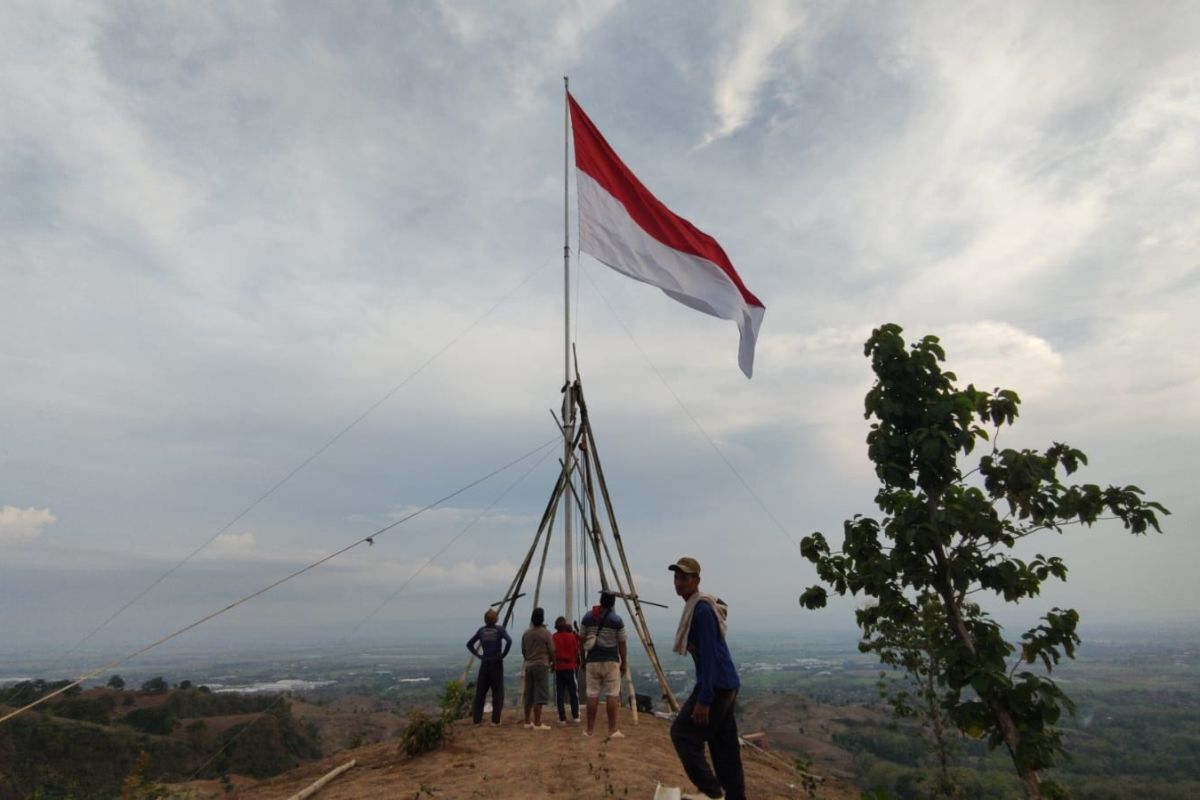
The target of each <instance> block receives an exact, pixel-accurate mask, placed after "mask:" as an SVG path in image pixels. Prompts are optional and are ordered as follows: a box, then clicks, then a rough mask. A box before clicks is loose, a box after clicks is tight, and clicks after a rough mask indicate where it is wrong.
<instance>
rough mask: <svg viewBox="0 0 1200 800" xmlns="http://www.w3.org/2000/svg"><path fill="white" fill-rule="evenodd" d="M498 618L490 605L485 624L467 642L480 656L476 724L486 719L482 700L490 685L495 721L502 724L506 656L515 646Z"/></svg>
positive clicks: (474, 718) (478, 656)
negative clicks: (477, 647)
mask: <svg viewBox="0 0 1200 800" xmlns="http://www.w3.org/2000/svg"><path fill="white" fill-rule="evenodd" d="M499 619H500V615H499V614H498V613H496V609H494V608H489V609H488V610H487V611H486V612H484V615H483V627H482V628H480V629H479V630H477V631H475V635H474V636H472V637H471V639H470V641H468V642H467V649H468V650H470V651H471V655H473V656H475V657H476V658H478V659H479V675H478V677H476V678H475V703H474V704H473V705H472V706H471V719H473V720H474V721H475V724H476V725H478V724H479V723H481V722H483V700H484V697H485V696H486V695H487V693H488V690H489V689H490V690H491V692H492V724H493V725H499V724H500V712H501V711H502V710H503V708H504V657H505V656H506V655H508V651H509V648H511V647H512V638H510V637H509V635H508V631H506V630H504V626H502V625H499V624H497V623H498V621H499ZM476 645H478V646H479V649H476Z"/></svg>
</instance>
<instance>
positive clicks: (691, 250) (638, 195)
mask: <svg viewBox="0 0 1200 800" xmlns="http://www.w3.org/2000/svg"><path fill="white" fill-rule="evenodd" d="M568 100H569V101H570V106H571V129H572V132H573V133H574V136H575V167H576V169H577V170H578V174H577V181H576V182H577V185H578V189H579V249H580V250H581V251H582V252H584V253H587V254H588V255H590V256H592V257H594V258H595V259H596V260H597V261H600V262H602V263H604V264H607V265H608V266H610V267H612V268H613V269H615V270H616V271H617V272H620V273H623V274H625V275H628V276H629V277H631V278H633V279H635V280H639V281H642V282H643V283H648V284H650V285H651V286H657V287H658V288H659V289H662V290H663V292H665V293H666V294H667V295H668V296H669V297H673V298H674V299H676V300H678V301H679V302H681V303H683V304H684V305H686V306H690V307H691V308H694V309H696V310H697V311H703V312H704V313H706V314H711V315H713V316H714V317H720V318H721V319H730V320H733V321H734V322H736V323H737V326H738V332H739V333H740V334H741V341H740V344H739V347H738V366H740V367H741V368H742V372H744V373H746V377H747V378H749V377H750V376H751V374H753V372H754V343H755V341H756V340H757V339H758V328H759V326H760V325H761V324H762V318H763V312H764V311H765V310H766V309H765V307H764V306H763V304H762V302H760V301H759V299H758V298H757V297H755V296H754V295H753V294H752V293H751V292H750V290H749V289H747V288H746V284H744V283H742V279H741V278H740V277H739V276H738V274H737V271H735V270H734V268H733V264H732V263H730V261H729V256H727V255H725V251H724V250H722V249H721V245H719V244H717V240H716V239H714V238H712V237H711V236H709V235H708V234H707V233H705V232H704V231H701V230H699V229H698V228H696V226H695V225H693V224H692V223H690V222H688V221H687V220H686V219H684V218H683V217H681V216H679V215H677V214H675V213H674V212H672V211H671V209H669V208H667V207H666V206H665V205H663V204H662V202H661V201H660V200H659V199H658V198H657V197H655V196H654V195H652V194H650V192H649V190H647V189H646V187H645V186H643V185H642V182H641V181H639V180H638V179H637V176H636V175H634V174H633V173H632V172H631V171H630V170H629V167H627V166H625V164H624V163H623V162H622V161H621V159H620V158H619V157H618V156H617V154H616V153H615V152H613V149H612V148H611V147H609V145H608V142H606V141H604V137H603V136H601V135H600V131H598V130H596V126H595V125H593V124H592V121H591V120H590V119H588V118H587V115H586V114H584V113H583V109H581V108H580V107H579V104H578V103H576V102H575V98H574V97H571V96H570V95H568Z"/></svg>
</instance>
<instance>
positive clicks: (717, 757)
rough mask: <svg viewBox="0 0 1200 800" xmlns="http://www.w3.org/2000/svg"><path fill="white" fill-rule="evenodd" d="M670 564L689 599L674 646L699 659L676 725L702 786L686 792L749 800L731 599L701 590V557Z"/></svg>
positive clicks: (675, 735)
mask: <svg viewBox="0 0 1200 800" xmlns="http://www.w3.org/2000/svg"><path fill="white" fill-rule="evenodd" d="M668 569H670V570H671V571H672V572H673V573H675V594H677V595H679V596H680V597H682V598H683V599H684V600H685V601H686V602H685V603H684V606H683V616H682V617H681V618H680V620H679V630H678V631H677V632H676V634H675V647H674V650H675V652H677V653H679V654H680V655H682V654H684V653H690V654H691V656H692V659H693V661H695V664H696V688H694V689H693V690H692V694H691V696H690V697H688V699H687V702H685V703H684V704H683V708H681V709H680V710H679V714H678V715H677V716H676V717H675V722H674V723H672V725H671V741H672V742H673V743H674V744H675V752H676V753H678V754H679V760H680V762H681V763H682V764H683V769H684V772H686V773H687V776H688V777H689V778H691V780H692V783H694V784H696V788H698V789H699V790H700V794H685V795H683V797H685V798H693V800H699V798H706V797H713V798H718V797H723V798H728V799H729V800H745V798H746V781H745V777H744V775H743V773H742V753H741V745H740V742H739V740H738V732H737V720H736V719H734V716H733V706H734V703H735V702H736V700H737V694H738V689H739V688H741V685H742V683H741V681H740V680H739V679H738V674H737V670H736V669H735V668H734V666H733V659H732V658H731V657H730V655H729V646H728V645H727V644H726V643H725V631H726V626H725V612H726V608H725V604H724V603H723V602H721V601H720V600H718V599H717V598H715V597H713V596H712V595H708V594H704V593H703V592H701V591H700V563H699V562H698V561H696V559H694V558H688V557H686V556H685V557H683V558H681V559H679V560H678V561H676V562H675V563H674V564H672V565H671V566H670V567H668ZM706 744H707V745H708V749H709V752H711V753H712V762H713V767H712V769H710V768H709V766H708V761H707V759H706V758H705V754H704V746H705V745H706ZM714 770H715V772H716V774H715V775H714V774H713V772H714Z"/></svg>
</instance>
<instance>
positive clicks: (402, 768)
mask: <svg viewBox="0 0 1200 800" xmlns="http://www.w3.org/2000/svg"><path fill="white" fill-rule="evenodd" d="M621 713H622V717H621V722H620V726H621V731H622V733H624V734H625V737H626V738H624V739H613V740H608V741H606V740H605V738H604V736H603V735H602V734H600V733H597V735H596V736H593V737H591V738H587V737H584V736H583V735H582V731H581V728H582V727H583V726H582V725H581V724H580V725H576V724H571V723H568V724H566V725H559V724H557V722H556V721H555V722H552V726H553V729H552V730H549V731H532V730H528V729H526V728H524V727H522V726H521V724H520V723H519V722H516V721H515V720H516V717H515V715H514V716H511V717H509V716H506V718H505V720H504V723H503V724H502V725H501V726H500V727H499V728H493V727H492V726H491V725H488V724H484V725H481V726H478V727H477V726H474V725H472V724H471V722H470V720H460V721H459V722H456V723H455V724H454V738H453V740H452V741H451V742H450V743H449V744H447V745H446V746H445V747H443V748H442V749H441V750H438V751H436V752H432V753H426V754H424V755H421V756H417V757H415V758H411V759H409V758H406V757H404V756H403V755H401V754H400V752H399V750H398V743H399V742H398V740H396V739H391V740H388V741H384V742H378V743H376V744H370V745H366V746H364V747H359V748H356V749H348V750H342V751H340V752H337V753H334V754H332V755H329V756H327V757H325V758H323V759H322V760H321V761H318V762H314V763H311V764H307V765H305V766H303V767H300V768H298V769H295V770H292V771H291V772H287V773H284V774H282V775H278V776H276V777H274V778H271V779H269V780H265V781H260V782H257V783H253V782H249V781H242V780H239V781H237V784H236V794H235V795H234V796H235V797H237V798H239V800H280V798H287V797H290V796H291V795H293V794H295V793H296V792H299V791H301V790H302V789H304V788H306V787H308V786H309V785H311V784H312V783H314V782H315V781H317V780H318V779H320V778H321V777H322V776H323V775H325V774H326V773H327V772H329V771H330V770H333V769H335V768H336V767H338V766H341V765H342V764H345V763H346V762H347V761H350V760H351V759H354V760H355V761H356V762H357V765H356V766H355V767H354V768H353V769H351V770H349V771H348V772H346V773H344V774H342V775H341V776H339V777H338V778H336V779H334V780H333V781H332V782H331V783H329V784H328V785H327V786H326V787H325V788H324V789H322V790H321V791H320V792H319V793H318V794H317V795H316V797H315V800H360V799H362V798H414V799H416V798H421V799H422V800H423V798H430V797H432V798H447V800H451V799H455V800H457V798H496V799H497V800H505V799H507V798H511V799H512V800H517V799H518V798H519V799H520V800H527V798H537V797H564V798H611V797H618V798H619V797H629V798H639V799H640V798H652V797H653V796H654V790H655V786H656V785H657V784H658V783H660V782H661V783H662V784H664V785H666V786H680V787H682V788H683V790H684V791H689V790H692V789H693V788H694V787H692V785H691V783H690V782H689V781H688V780H687V778H686V777H685V775H684V773H683V770H682V768H681V767H680V766H679V759H678V758H677V757H676V755H675V750H674V748H673V747H672V746H671V739H670V733H669V724H668V723H667V722H666V721H664V720H661V719H658V718H656V717H653V716H650V715H647V714H642V715H640V724H639V725H634V724H633V720H632V719H631V718H630V715H629V712H628V710H625V709H623V710H622V712H621ZM597 727H598V728H600V729H601V730H602V729H603V715H601V721H600V724H599V725H598V726H597ZM742 760H743V763H744V764H745V769H746V786H747V791H748V794H749V796H750V797H753V798H762V799H768V798H771V799H773V798H809V797H817V798H821V800H850V799H851V798H854V799H855V800H856V799H857V798H858V797H859V791H858V790H857V789H856V788H854V787H853V786H850V785H849V784H846V783H842V782H840V781H838V780H837V779H835V778H827V779H826V780H825V781H823V782H821V783H819V784H817V788H816V793H815V795H813V794H810V793H809V791H808V790H807V789H806V788H805V786H804V785H803V783H802V780H801V776H800V775H799V774H798V773H797V772H796V771H795V770H794V769H792V768H791V766H790V759H788V758H787V757H786V756H782V755H777V754H773V753H769V752H768V753H763V752H758V751H755V750H754V749H753V748H750V747H745V748H743V750H742ZM190 788H191V789H192V792H193V793H192V794H191V795H190V796H192V797H205V796H211V797H225V796H227V795H225V794H224V792H223V791H222V790H221V789H220V787H219V786H218V785H217V784H216V783H215V782H211V781H206V782H203V783H194V784H191V787H190ZM208 792H212V794H211V795H209V794H208Z"/></svg>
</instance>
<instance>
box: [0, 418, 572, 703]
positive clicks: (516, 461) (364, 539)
mask: <svg viewBox="0 0 1200 800" xmlns="http://www.w3.org/2000/svg"><path fill="white" fill-rule="evenodd" d="M559 441H561V439H559V438H558V437H555V438H554V439H551V440H549V441H547V442H544V443H543V444H540V445H538V446H537V447H535V448H534V449H533V450H530V451H529V452H528V453H526V454H525V455H522V456H520V457H518V458H516V459H513V460H512V461H510V462H508V463H507V464H505V465H504V466H502V467H498V468H497V469H494V470H492V471H491V472H489V473H488V474H487V475H484V476H483V477H482V478H478V479H476V480H474V481H471V482H470V483H468V484H467V485H465V486H463V487H462V488H460V489H456V490H454V491H453V492H451V493H449V494H447V495H445V496H444V497H441V498H439V499H437V500H435V501H433V502H432V503H430V504H429V505H427V506H424V507H423V508H419V509H417V510H416V511H414V512H412V513H411V514H408V515H406V516H404V517H401V518H400V519H398V520H396V521H395V522H393V523H391V524H390V525H385V526H384V527H382V528H380V529H379V530H377V531H375V532H374V533H371V534H369V535H367V536H364V537H362V538H361V539H359V540H357V541H355V542H351V543H350V544H348V545H346V546H345V547H343V548H341V549H340V550H336V551H334V552H332V553H330V554H329V555H327V556H325V557H324V558H320V559H318V560H317V561H314V562H313V563H311V564H309V565H308V566H306V567H302V568H300V569H298V570H296V571H295V572H292V573H290V574H288V575H285V576H284V577H282V578H280V579H279V580H276V581H274V582H273V583H270V584H268V585H267V586H264V587H263V588H261V589H259V590H257V591H255V592H251V593H250V594H248V595H246V596H245V597H243V598H242V599H240V600H236V601H234V602H233V603H230V604H229V605H227V606H225V607H223V608H220V609H217V610H216V611H214V612H212V613H211V614H208V615H206V616H204V617H201V618H200V619H198V620H196V621H195V622H193V623H191V624H190V625H185V626H184V627H182V628H180V629H179V630H177V631H175V632H174V633H170V634H167V635H166V636H163V637H162V638H160V639H158V640H156V641H154V642H151V643H150V644H148V645H146V646H145V647H143V648H142V649H140V650H137V651H135V652H133V653H130V654H128V655H126V656H123V657H121V658H119V659H117V660H116V661H111V662H109V663H107V664H105V665H103V666H101V667H99V668H97V669H94V670H92V671H91V672H88V673H86V674H84V675H81V676H79V677H78V678H76V679H75V680H74V681H72V682H70V683H68V684H67V685H66V686H63V687H61V688H59V689H56V690H55V691H53V692H50V693H49V694H45V695H42V696H41V697H39V698H38V699H37V700H34V701H33V702H32V703H29V704H28V705H25V706H22V707H21V708H18V709H17V710H15V711H12V712H9V713H8V714H5V715H4V716H3V717H0V723H3V722H5V721H7V720H9V719H12V718H13V717H15V716H17V715H19V714H22V713H24V712H26V711H28V710H30V709H32V708H35V707H37V706H39V705H41V704H42V703H44V702H46V701H47V700H49V699H51V698H53V697H57V696H58V695H60V694H63V693H64V692H66V691H68V690H69V689H72V688H74V687H76V686H78V685H80V684H81V683H83V682H84V681H86V680H88V679H89V678H94V677H96V676H97V675H100V674H101V673H103V672H105V671H107V670H110V669H113V668H114V667H119V666H121V665H122V664H124V663H126V662H127V661H130V660H131V659H134V658H136V657H138V656H140V655H142V654H143V653H147V652H149V651H150V650H153V649H154V648H155V647H158V646H159V645H161V644H165V643H166V642H169V641H171V640H172V639H174V638H175V637H177V636H181V635H182V634H184V633H187V632H188V631H190V630H192V629H193V628H196V627H199V626H200V625H202V624H204V623H205V622H208V621H209V620H210V619H213V618H214V617H218V616H220V615H221V614H224V613H225V612H226V611H230V610H232V609H234V608H237V607H238V606H240V605H242V604H243V603H246V602H248V601H250V600H253V599H254V598H255V597H258V596H259V595H263V594H266V593H267V592H269V591H270V590H272V589H274V588H275V587H276V586H279V585H281V584H284V583H287V582H288V581H290V580H291V579H292V578H296V577H299V576H300V575H303V574H304V573H306V572H308V571H309V570H312V569H315V568H316V567H319V566H321V565H322V564H324V563H326V562H328V561H332V560H333V559H335V558H337V557H338V556H340V555H342V554H343V553H345V552H347V551H349V550H352V549H354V548H355V547H358V546H359V545H361V544H364V543H366V542H367V541H368V540H371V541H373V540H374V539H375V538H377V537H379V536H380V535H382V534H384V533H387V532H388V531H390V530H392V529H393V528H395V527H397V526H399V525H402V524H404V523H405V522H408V521H409V520H410V519H412V518H414V517H416V516H418V515H420V514H423V513H425V512H426V511H428V510H430V509H431V508H436V507H437V506H439V505H441V504H442V503H444V502H446V501H447V500H450V499H452V498H454V497H457V496H458V495H460V494H462V493H463V492H465V491H467V490H468V489H471V488H473V487H475V486H478V485H479V484H481V483H483V482H484V481H486V480H488V479H489V478H492V477H494V476H495V475H498V474H499V473H501V472H503V471H504V470H506V469H508V468H510V467H512V466H515V465H516V464H519V463H520V462H522V461H524V460H525V459H527V458H529V457H530V456H533V455H534V454H536V453H538V452H539V451H541V450H543V449H545V448H547V447H549V446H550V445H552V444H554V443H556V442H559Z"/></svg>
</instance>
